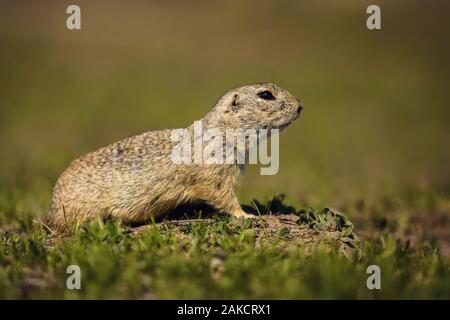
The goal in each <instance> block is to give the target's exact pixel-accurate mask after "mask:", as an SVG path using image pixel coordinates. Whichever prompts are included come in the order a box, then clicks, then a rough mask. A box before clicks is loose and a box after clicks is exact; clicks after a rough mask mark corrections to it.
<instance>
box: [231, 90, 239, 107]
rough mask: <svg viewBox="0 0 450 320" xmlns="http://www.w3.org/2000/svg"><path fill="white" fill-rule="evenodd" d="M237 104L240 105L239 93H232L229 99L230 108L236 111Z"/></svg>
mask: <svg viewBox="0 0 450 320" xmlns="http://www.w3.org/2000/svg"><path fill="white" fill-rule="evenodd" d="M239 106H240V102H239V95H238V94H234V95H233V99H231V110H233V111H237V109H238V108H239Z"/></svg>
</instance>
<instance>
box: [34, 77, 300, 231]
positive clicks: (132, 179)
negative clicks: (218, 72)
mask: <svg viewBox="0 0 450 320" xmlns="http://www.w3.org/2000/svg"><path fill="white" fill-rule="evenodd" d="M302 108H303V107H302V104H301V102H300V100H299V99H297V98H296V97H294V96H293V95H291V94H290V93H289V92H287V91H286V90H284V89H282V88H280V87H279V86H277V85H275V84H272V83H267V84H254V85H245V86H241V87H238V88H235V89H231V90H229V91H228V92H226V93H225V94H224V95H223V96H222V97H221V98H220V99H219V100H218V101H217V103H216V104H215V106H214V107H213V108H212V109H211V110H210V111H209V112H208V113H207V114H206V115H205V117H203V118H202V119H201V120H202V124H203V127H204V128H211V127H214V128H219V129H225V128H226V129H244V130H245V129H257V130H258V129H284V128H285V127H287V126H288V125H290V124H291V122H292V121H294V120H295V119H297V118H298V117H299V115H300V111H301V110H302ZM186 129H187V130H188V131H189V132H190V133H191V134H193V125H191V126H189V127H187V128H186ZM173 131H174V130H170V129H165V130H159V131H149V132H145V133H143V134H140V135H136V136H133V137H130V138H127V139H124V140H121V141H118V142H115V143H113V144H111V145H108V146H106V147H103V148H101V149H99V150H97V151H94V152H91V153H88V154H86V155H84V156H82V157H80V158H78V159H76V160H74V161H73V162H72V163H71V164H70V166H69V167H68V168H67V169H66V170H65V171H64V172H63V173H62V174H61V176H60V177H59V178H58V180H57V182H56V184H55V186H54V189H53V196H52V204H51V208H50V212H49V213H48V214H47V215H46V216H45V217H44V219H42V223H43V224H44V225H45V226H46V227H47V228H48V229H49V230H50V231H52V232H65V231H70V230H73V229H74V226H75V225H79V224H81V223H83V222H85V221H90V220H93V219H97V218H101V219H113V220H116V221H122V222H123V223H126V224H139V223H144V222H146V221H149V220H150V219H151V218H152V217H155V218H156V217H158V216H161V215H162V214H164V213H167V212H169V211H170V210H172V209H174V208H176V207H177V206H179V205H182V204H188V203H194V202H197V201H201V202H204V203H206V204H208V205H209V206H211V207H213V208H214V209H216V210H217V211H218V212H224V213H228V214H231V215H233V216H236V217H250V215H248V214H247V213H246V212H244V211H243V210H242V209H241V206H240V205H239V202H238V200H237V198H236V196H235V194H234V191H233V187H234V185H235V184H236V183H237V182H238V178H239V176H240V173H241V171H242V169H243V167H244V166H243V165H241V164H238V163H232V164H182V165H180V164H174V163H173V159H172V158H171V152H172V150H173V148H174V146H175V144H176V143H177V142H175V141H173V139H172V138H171V134H172V133H173Z"/></svg>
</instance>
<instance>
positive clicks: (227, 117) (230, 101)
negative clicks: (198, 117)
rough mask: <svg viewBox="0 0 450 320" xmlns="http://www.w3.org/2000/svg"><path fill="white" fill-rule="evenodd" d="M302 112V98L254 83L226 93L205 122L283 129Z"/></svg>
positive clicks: (247, 127) (245, 127) (237, 126)
mask: <svg viewBox="0 0 450 320" xmlns="http://www.w3.org/2000/svg"><path fill="white" fill-rule="evenodd" d="M302 109H303V105H302V103H301V102H300V100H299V99H298V98H296V97H295V96H293V95H292V94H291V93H289V92H288V91H287V90H284V89H283V88H281V87H279V86H277V85H276V84H273V83H261V84H251V85H245V86H241V87H237V88H234V89H231V90H229V91H228V92H226V93H225V94H224V95H223V96H222V97H221V98H220V99H219V101H218V102H217V103H216V105H215V106H214V107H213V109H212V110H211V111H210V112H209V113H208V114H207V116H206V117H205V120H207V121H208V125H209V126H215V127H218V128H230V129H244V130H245V129H280V130H282V129H284V128H286V127H287V126H289V125H290V124H291V123H292V122H293V121H294V120H296V119H297V118H298V117H299V115H300V111H301V110H302Z"/></svg>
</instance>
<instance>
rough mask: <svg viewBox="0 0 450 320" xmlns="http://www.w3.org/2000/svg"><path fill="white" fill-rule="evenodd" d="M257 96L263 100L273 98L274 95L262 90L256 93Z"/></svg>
mask: <svg viewBox="0 0 450 320" xmlns="http://www.w3.org/2000/svg"><path fill="white" fill-rule="evenodd" d="M257 96H258V97H260V98H261V99H264V100H275V97H274V96H273V94H272V92H270V91H262V92H260V93H258V94H257Z"/></svg>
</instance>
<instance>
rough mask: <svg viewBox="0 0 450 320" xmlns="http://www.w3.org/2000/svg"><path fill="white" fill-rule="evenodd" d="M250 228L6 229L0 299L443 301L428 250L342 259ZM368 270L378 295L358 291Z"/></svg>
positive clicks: (443, 273) (386, 248)
mask: <svg viewBox="0 0 450 320" xmlns="http://www.w3.org/2000/svg"><path fill="white" fill-rule="evenodd" d="M253 231H254V230H253V226H252V224H251V223H243V222H242V221H237V220H230V219H229V218H227V217H216V218H215V219H214V221H213V222H198V223H195V224H193V225H190V226H189V227H187V228H183V233H184V234H185V235H188V236H189V238H185V239H183V238H182V237H181V238H180V237H179V234H178V233H176V232H174V231H173V230H172V229H171V228H170V227H166V228H165V229H164V230H158V228H157V227H156V225H153V227H151V228H149V229H148V230H146V231H145V232H143V233H140V234H134V233H131V232H129V231H128V230H125V229H123V228H121V227H120V226H119V225H117V224H114V223H112V222H107V223H106V224H103V223H92V224H90V225H88V226H85V227H83V228H82V229H80V230H79V232H78V233H77V234H76V235H75V236H74V237H73V238H72V239H70V240H66V241H62V242H59V243H58V244H56V245H54V246H51V247H49V246H47V244H46V239H47V235H46V233H45V232H43V231H38V230H36V231H32V232H31V231H29V232H26V233H24V234H21V235H18V234H14V233H6V234H4V235H3V236H2V246H1V249H0V260H1V261H2V267H1V269H0V285H1V287H2V290H1V291H0V298H8V299H10V298H76V299H86V298H88V299H90V298H163V299H166V298H167V299H178V298H184V299H223V298H232V299H235V298H236V299H250V298H254V299H280V298H281V299H305V298H319V299H333V298H338V299H352V298H365V299H370V298H388V299H391V298H413V299H417V298H438V299H446V298H448V293H449V290H450V269H449V265H448V263H445V262H444V261H443V259H442V258H441V257H440V256H439V254H438V252H437V251H436V250H435V249H433V248H432V247H431V246H429V245H426V244H422V245H421V246H420V247H419V248H417V249H416V250H410V249H408V248H406V247H405V245H404V244H402V243H400V242H398V241H396V240H395V239H394V238H393V237H391V236H380V237H379V238H378V239H377V240H375V241H370V242H367V243H365V244H363V245H362V247H361V248H360V249H359V250H354V251H352V252H350V253H349V254H346V255H344V254H342V253H341V252H339V251H336V250H335V249H334V246H333V245H332V244H327V243H326V242H320V243H317V244H316V245H314V246H313V247H312V248H310V250H308V251H306V250H305V248H304V247H302V246H294V247H289V248H285V247H280V246H279V241H276V240H274V239H267V242H263V243H262V244H261V243H260V245H256V243H255V237H254V232H253ZM270 240H271V241H270ZM280 241H282V240H280ZM71 264H76V265H78V266H80V268H81V275H82V277H81V286H82V289H81V290H68V289H67V288H66V279H67V277H68V275H67V274H66V273H65V271H66V268H67V266H69V265H71ZM372 264H376V265H379V266H380V268H381V271H382V281H381V284H382V289H381V290H373V291H371V290H368V289H367V287H366V279H367V277H368V275H367V274H366V268H367V267H368V266H369V265H372Z"/></svg>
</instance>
